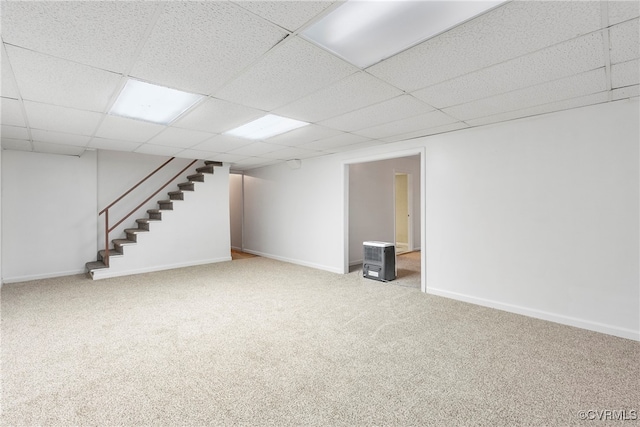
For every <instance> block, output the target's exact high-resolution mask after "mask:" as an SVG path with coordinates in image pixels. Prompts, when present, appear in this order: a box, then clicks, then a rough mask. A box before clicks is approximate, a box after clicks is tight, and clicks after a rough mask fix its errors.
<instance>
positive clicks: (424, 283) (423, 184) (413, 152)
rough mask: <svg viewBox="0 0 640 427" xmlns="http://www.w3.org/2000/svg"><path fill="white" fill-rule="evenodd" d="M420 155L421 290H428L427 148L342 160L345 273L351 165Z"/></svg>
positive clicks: (344, 268) (347, 258)
mask: <svg viewBox="0 0 640 427" xmlns="http://www.w3.org/2000/svg"><path fill="white" fill-rule="evenodd" d="M415 155H420V290H421V291H422V292H425V293H426V292H427V239H426V205H427V204H426V197H425V195H426V191H425V189H426V161H427V159H426V148H425V147H416V148H413V149H407V150H402V151H393V152H388V153H381V154H374V155H369V156H363V157H355V158H353V159H347V160H343V161H342V196H343V197H342V204H343V233H342V250H343V269H342V271H343V273H344V274H347V273H349V166H350V165H352V164H356V163H367V162H375V161H378V160H389V159H397V158H400V157H410V156H415ZM394 234H395V233H394Z"/></svg>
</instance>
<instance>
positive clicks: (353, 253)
mask: <svg viewBox="0 0 640 427" xmlns="http://www.w3.org/2000/svg"><path fill="white" fill-rule="evenodd" d="M396 172H405V173H410V174H412V175H413V177H414V186H413V199H414V203H413V212H412V214H411V220H412V221H413V229H412V231H413V235H414V239H413V240H414V245H415V246H414V249H419V248H420V203H419V201H420V156H411V157H401V158H396V159H387V160H379V161H373V162H363V163H355V164H352V165H349V264H351V265H353V264H358V263H361V262H362V257H363V252H362V243H363V242H365V241H372V240H373V241H382V242H390V243H393V241H394V233H395V200H394V197H395V191H394V187H395V173H396Z"/></svg>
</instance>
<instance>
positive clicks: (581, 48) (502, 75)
mask: <svg viewBox="0 0 640 427" xmlns="http://www.w3.org/2000/svg"><path fill="white" fill-rule="evenodd" d="M604 62H605V61H604V51H603V41H602V35H601V34H600V33H599V32H596V33H592V34H589V35H587V36H584V37H579V38H577V39H573V40H570V41H568V42H565V43H561V44H558V45H555V46H552V47H550V48H546V49H542V50H539V51H537V52H534V53H532V54H530V55H526V56H521V57H519V58H516V59H513V60H510V61H506V62H503V63H500V64H498V65H494V66H491V67H487V68H484V69H482V70H480V71H476V72H473V73H470V74H466V75H464V76H460V77H457V78H454V79H451V80H447V81H446V82H443V83H439V84H437V85H433V86H429V87H427V88H424V89H421V90H419V91H417V92H413V93H412V95H414V96H415V97H416V98H419V99H421V100H423V101H425V102H427V103H429V104H430V105H433V106H435V107H437V108H445V107H450V106H453V105H458V104H463V103H465V102H470V101H475V100H477V99H481V98H487V97H490V96H494V95H499V94H501V93H506V92H510V91H512V90H516V89H521V88H525V87H528V86H533V85H536V84H540V83H544V82H546V81H550V80H556V79H559V78H563V77H567V76H570V75H572V74H578V73H581V72H584V71H589V70H593V69H595V68H599V67H604ZM498 76H499V77H498Z"/></svg>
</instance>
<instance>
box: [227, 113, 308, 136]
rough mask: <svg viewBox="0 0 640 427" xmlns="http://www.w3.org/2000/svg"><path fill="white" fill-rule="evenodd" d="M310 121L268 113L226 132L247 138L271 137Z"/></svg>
mask: <svg viewBox="0 0 640 427" xmlns="http://www.w3.org/2000/svg"><path fill="white" fill-rule="evenodd" d="M308 124H309V123H307V122H301V121H299V120H293V119H287V118H286V117H280V116H276V115H274V114H267V115H266V116H264V117H261V118H259V119H257V120H254V121H252V122H249V123H247V124H244V125H242V126H240V127H237V128H235V129H231V130H230V131H227V132H225V134H227V135H233V136H239V137H240V138H247V139H267V138H269V137H272V136H275V135H280V134H281V133H285V132H289V131H290V130H293V129H297V128H300V127H302V126H306V125H308Z"/></svg>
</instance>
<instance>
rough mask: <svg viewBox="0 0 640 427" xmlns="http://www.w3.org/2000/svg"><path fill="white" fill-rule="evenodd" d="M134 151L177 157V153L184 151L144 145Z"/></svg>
mask: <svg viewBox="0 0 640 427" xmlns="http://www.w3.org/2000/svg"><path fill="white" fill-rule="evenodd" d="M133 151H134V152H136V153H141V154H152V155H154V156H175V155H176V154H177V153H179V152H180V151H182V148H176V147H166V146H164V145H151V144H142V145H141V146H139V147H138V148H136V149H135V150H133Z"/></svg>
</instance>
